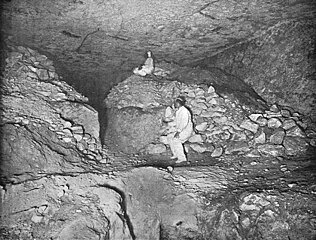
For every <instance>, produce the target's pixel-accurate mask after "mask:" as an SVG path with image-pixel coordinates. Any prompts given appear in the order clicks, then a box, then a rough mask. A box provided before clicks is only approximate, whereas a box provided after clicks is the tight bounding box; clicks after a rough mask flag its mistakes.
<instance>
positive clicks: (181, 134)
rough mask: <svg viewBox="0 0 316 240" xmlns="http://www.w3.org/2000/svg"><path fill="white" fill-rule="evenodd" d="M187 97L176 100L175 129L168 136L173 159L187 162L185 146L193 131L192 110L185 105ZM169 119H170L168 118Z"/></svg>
mask: <svg viewBox="0 0 316 240" xmlns="http://www.w3.org/2000/svg"><path fill="white" fill-rule="evenodd" d="M184 104H185V99H184V98H183V97H178V98H177V99H176V100H175V102H174V107H175V110H176V113H175V117H174V119H173V122H174V127H175V128H174V131H173V132H171V133H170V134H169V135H168V136H167V140H168V144H169V145H170V149H171V152H172V154H173V156H172V157H171V159H177V161H176V163H180V162H186V161H187V157H186V154H185V150H184V147H183V143H184V142H186V141H187V140H188V139H189V138H190V137H191V135H192V133H193V123H192V116H191V113H190V111H189V110H188V109H187V108H186V107H185V106H184ZM167 121H168V119H167Z"/></svg>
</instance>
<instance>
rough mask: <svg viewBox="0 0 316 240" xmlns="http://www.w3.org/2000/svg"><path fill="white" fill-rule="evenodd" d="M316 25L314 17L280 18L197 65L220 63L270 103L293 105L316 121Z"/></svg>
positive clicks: (220, 66) (213, 65) (220, 65)
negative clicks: (282, 20)
mask: <svg viewBox="0 0 316 240" xmlns="http://www.w3.org/2000/svg"><path fill="white" fill-rule="evenodd" d="M315 29H316V27H315V24H314V23H313V22H311V21H290V20H289V21H285V22H280V23H279V24H277V25H275V26H273V27H271V28H270V29H269V30H268V31H266V32H265V33H264V34H263V35H261V36H259V37H256V38H254V39H253V40H250V41H247V42H245V43H242V44H237V45H235V46H233V47H230V48H229V49H227V50H225V51H223V52H222V53H220V54H218V55H216V56H212V57H209V58H206V59H205V60H203V61H200V62H199V63H196V66H200V67H202V68H206V69H209V68H210V67H219V68H221V69H223V70H224V71H226V72H229V73H231V74H233V75H235V76H238V77H240V78H241V79H243V80H244V81H245V82H246V83H248V84H250V85H251V86H252V87H253V88H254V89H255V91H256V92H257V93H258V94H259V95H260V96H262V97H263V98H264V99H265V100H267V101H268V102H269V103H275V102H277V103H279V104H280V105H285V106H290V107H292V108H294V109H295V110H297V111H299V112H301V113H302V114H304V115H308V116H310V117H312V119H313V121H316V115H315V113H316V108H315V106H316V104H315V103H316V102H315V92H316V81H315V66H316V55H315V46H316V43H315V39H316V36H315V32H316V31H315Z"/></svg>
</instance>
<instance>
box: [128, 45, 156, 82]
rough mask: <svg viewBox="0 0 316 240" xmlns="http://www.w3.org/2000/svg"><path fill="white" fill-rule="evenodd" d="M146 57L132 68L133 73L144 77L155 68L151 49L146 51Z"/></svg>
mask: <svg viewBox="0 0 316 240" xmlns="http://www.w3.org/2000/svg"><path fill="white" fill-rule="evenodd" d="M146 54H147V59H146V61H145V62H144V64H142V65H140V66H139V67H137V68H135V69H134V70H133V73H134V74H136V75H139V76H142V77H145V76H146V75H148V74H152V73H153V72H154V70H155V63H154V59H153V54H152V52H151V51H147V53H146Z"/></svg>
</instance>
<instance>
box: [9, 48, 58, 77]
mask: <svg viewBox="0 0 316 240" xmlns="http://www.w3.org/2000/svg"><path fill="white" fill-rule="evenodd" d="M11 50H12V52H10V53H9V57H8V58H7V60H6V64H7V67H9V68H12V67H14V65H16V63H17V62H20V63H23V64H21V65H20V68H19V69H18V70H19V73H20V72H21V71H24V73H25V75H26V76H27V77H30V78H36V79H39V80H43V81H47V80H52V79H58V74H57V73H56V71H55V67H54V66H53V61H51V60H49V59H48V58H47V57H46V56H45V55H41V54H39V53H38V52H37V51H34V50H32V49H30V48H27V47H22V46H19V47H17V48H12V49H11Z"/></svg>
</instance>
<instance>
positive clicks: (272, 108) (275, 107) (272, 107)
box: [270, 104, 280, 113]
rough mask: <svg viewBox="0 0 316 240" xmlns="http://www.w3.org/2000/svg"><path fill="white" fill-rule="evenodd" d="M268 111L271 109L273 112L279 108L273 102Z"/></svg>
mask: <svg viewBox="0 0 316 240" xmlns="http://www.w3.org/2000/svg"><path fill="white" fill-rule="evenodd" d="M270 111H271V112H274V113H277V112H279V111H280V109H279V107H278V105H276V104H273V105H272V106H271V107H270Z"/></svg>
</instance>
